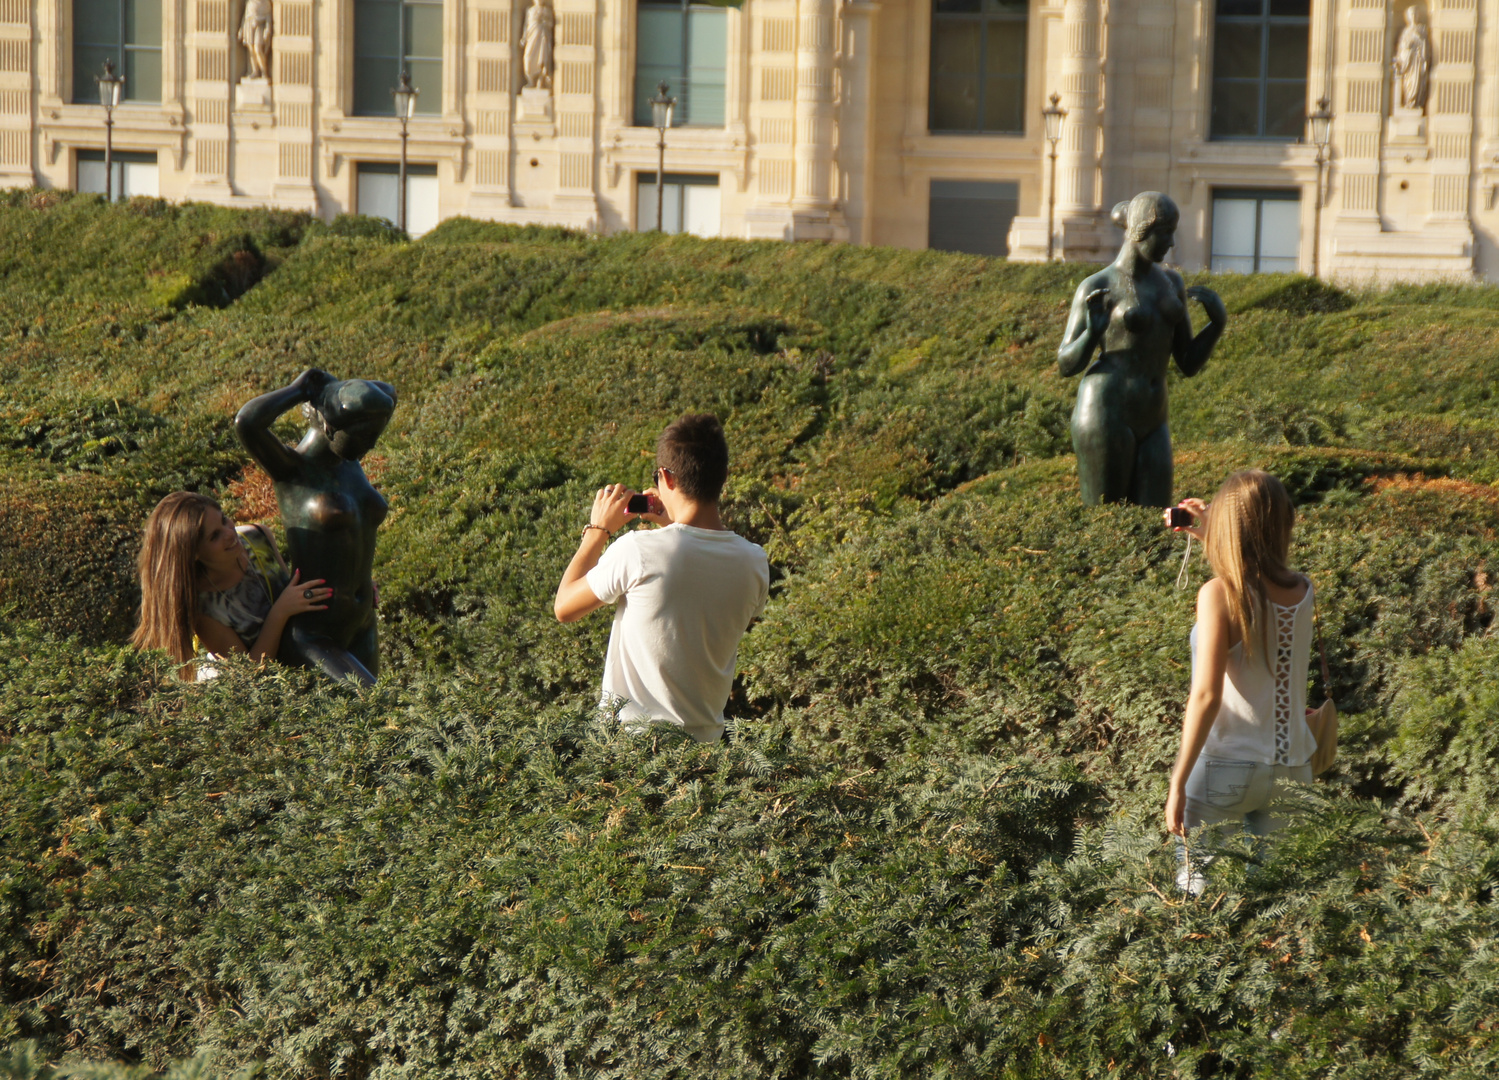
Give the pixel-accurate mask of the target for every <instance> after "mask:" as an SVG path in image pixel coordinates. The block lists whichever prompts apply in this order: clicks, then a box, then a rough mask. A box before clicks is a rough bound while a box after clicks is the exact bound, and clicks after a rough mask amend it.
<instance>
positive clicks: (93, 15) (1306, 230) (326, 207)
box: [0, 0, 1499, 279]
mask: <svg viewBox="0 0 1499 1080" xmlns="http://www.w3.org/2000/svg"><path fill="white" fill-rule="evenodd" d="M538 4H539V5H540V7H537V5H538ZM1485 11H1487V12H1488V17H1487V18H1485V17H1483V12H1485ZM254 23H258V25H259V26H260V30H261V32H262V37H261V39H260V40H261V45H260V46H258V47H260V48H262V49H264V50H266V51H267V54H268V59H269V61H270V63H269V70H268V71H267V73H266V77H265V78H256V77H254V68H255V67H256V65H255V63H254V62H253V58H252V55H251V52H250V48H249V47H248V46H247V45H246V42H247V41H251V39H252V38H253V36H254V35H253V33H252V30H253V27H249V24H254ZM1496 28H1499V0H1429V2H1427V0H1423V2H1421V3H1415V4H1412V3H1409V2H1408V0H1115V2H1113V3H1108V2H1105V0H735V2H729V0H720V2H718V3H713V4H708V3H694V2H689V0H0V184H5V185H32V184H39V185H42V186H50V187H59V188H71V187H82V188H85V189H97V190H102V189H103V186H104V183H103V181H104V175H105V174H104V165H103V154H102V151H103V148H104V138H105V129H104V118H105V112H104V109H103V107H102V106H101V105H100V103H99V96H98V91H97V86H96V82H95V76H96V75H97V74H98V71H99V68H100V65H101V64H102V62H103V60H104V59H106V58H107V59H112V60H114V61H115V63H116V64H117V65H118V66H119V68H120V70H121V71H122V73H123V74H124V76H125V79H126V83H125V87H124V93H123V95H122V101H121V103H120V105H119V106H118V107H117V108H115V109H114V112H113V120H114V128H113V147H114V150H115V161H114V165H113V168H114V180H113V183H112V186H113V188H114V190H115V191H117V192H118V191H121V190H123V191H124V192H125V193H126V194H131V193H144V194H157V195H160V196H163V197H167V198H173V199H201V200H208V201H212V202H217V203H224V204H228V205H243V206H258V205H275V206H282V207H295V208H301V209H306V210H310V211H313V212H315V213H318V214H321V215H323V216H327V217H331V216H332V215H334V214H336V213H340V212H373V213H382V214H385V215H386V216H392V217H393V216H394V207H395V205H396V200H397V191H398V190H399V189H398V187H397V186H396V178H395V168H396V162H397V161H398V159H399V156H400V135H399V132H400V124H399V121H398V120H397V118H396V116H395V109H394V104H393V100H392V96H391V93H390V91H391V89H392V88H393V87H394V86H395V85H396V83H397V81H398V78H399V74H400V72H401V71H402V70H403V69H404V70H406V71H408V72H409V73H410V75H411V81H412V84H413V85H414V86H415V87H416V88H417V90H418V91H419V94H418V98H417V104H416V107H415V113H414V115H413V116H412V117H411V119H410V121H409V124H408V135H409V142H408V157H409V161H410V163H411V168H410V177H409V184H408V195H407V199H408V222H409V225H410V227H411V229H412V230H413V231H418V232H419V231H422V230H423V229H425V228H427V227H430V226H431V225H432V224H433V223H435V222H436V221H437V220H439V219H441V218H444V217H448V216H452V215H460V214H461V215H467V216H471V217H475V218H481V219H489V220H498V221H509V222H519V223H548V224H560V225H566V226H571V227H575V228H580V229H590V230H595V231H599V232H606V233H607V232H615V231H621V230H629V229H638V228H648V227H651V226H652V225H654V224H655V213H656V209H655V207H656V195H657V190H656V180H657V178H656V167H657V132H656V130H655V129H654V128H653V127H652V126H651V123H650V106H649V99H650V97H651V96H652V95H653V94H654V93H655V92H656V86H657V85H658V83H660V82H665V83H667V84H668V88H669V93H670V94H671V95H672V96H674V97H675V98H676V99H677V108H676V118H675V119H676V126H674V127H672V128H671V129H670V130H669V131H668V132H667V135H666V165H665V170H664V172H665V184H664V187H663V189H662V191H661V192H660V195H661V197H662V203H663V206H664V210H663V216H664V221H665V225H666V227H667V228H668V229H689V230H691V231H694V232H699V233H705V234H711V235H722V236H734V237H748V238H757V237H759V238H780V239H788V240H790V239H813V240H832V241H848V242H853V243H865V244H871V243H872V244H891V245H898V246H902V247H918V248H919V247H926V246H933V247H947V248H958V249H963V250H977V251H982V252H986V253H990V254H1008V255H1009V256H1010V257H1011V258H1016V259H1032V260H1034V259H1042V258H1045V257H1046V250H1047V239H1048V230H1049V228H1050V234H1051V237H1052V239H1053V241H1054V248H1055V251H1056V253H1057V255H1058V257H1062V258H1067V259H1102V258H1106V257H1108V256H1109V255H1110V254H1111V252H1112V251H1113V250H1114V249H1115V248H1116V246H1117V243H1118V238H1119V233H1118V231H1117V229H1115V227H1114V226H1113V225H1112V224H1110V222H1109V210H1110V208H1111V207H1112V206H1113V205H1114V204H1115V203H1116V202H1117V201H1119V200H1122V199H1124V198H1127V197H1128V196H1130V195H1131V194H1133V193H1135V192H1136V191H1140V190H1145V189H1159V190H1163V191H1166V192H1168V193H1170V194H1171V195H1172V196H1173V197H1174V198H1175V199H1176V201H1177V202H1178V204H1179V205H1180V207H1181V211H1182V221H1181V226H1180V229H1179V232H1178V244H1177V248H1176V251H1175V252H1174V254H1173V256H1172V258H1173V261H1175V262H1176V263H1178V264H1179V265H1181V266H1183V267H1185V268H1189V269H1192V268H1199V267H1206V266H1213V267H1217V268H1219V269H1237V270H1245V271H1256V270H1261V271H1263V270H1282V269H1299V270H1302V271H1308V272H1309V271H1312V270H1313V269H1316V270H1319V271H1320V272H1321V273H1323V274H1327V275H1332V276H1335V277H1340V278H1345V279H1370V278H1397V277H1398V278H1405V279H1425V278H1466V277H1473V276H1477V277H1482V278H1495V277H1499V244H1496V238H1499V205H1496V204H1499V80H1496V78H1495V75H1496V73H1499V30H1496ZM266 32H268V33H269V38H268V41H267V40H266V39H265V36H264V35H265V33H266ZM252 44H253V42H252ZM1053 92H1055V93H1056V94H1057V95H1058V98H1059V101H1060V105H1061V107H1062V108H1064V109H1065V110H1066V117H1065V120H1064V122H1063V125H1062V131H1061V136H1060V139H1059V141H1058V143H1057V145H1056V158H1055V177H1053V176H1052V171H1051V158H1050V157H1049V154H1048V149H1049V144H1048V142H1047V139H1046V137H1045V127H1044V123H1043V116H1042V109H1043V107H1045V105H1046V103H1047V99H1048V97H1049V95H1050V94H1051V93H1053ZM1324 96H1325V97H1326V98H1327V100H1328V102H1329V106H1330V111H1331V113H1332V115H1333V120H1332V124H1331V131H1332V138H1331V145H1330V147H1329V148H1328V152H1327V155H1326V157H1327V159H1328V160H1327V163H1326V165H1325V167H1324V166H1322V165H1320V164H1319V161H1318V153H1317V148H1316V147H1315V146H1314V145H1312V144H1311V142H1310V140H1309V137H1308V126H1307V123H1306V117H1307V114H1308V113H1309V112H1310V111H1311V110H1312V109H1314V108H1316V102H1317V100H1318V99H1319V98H1322V97H1324ZM1319 176H1320V177H1321V184H1320V190H1321V192H1322V194H1321V197H1320V198H1319ZM1053 183H1054V191H1055V194H1054V196H1052V195H1051V191H1052V186H1053Z"/></svg>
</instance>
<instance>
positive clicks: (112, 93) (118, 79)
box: [94, 60, 125, 202]
mask: <svg viewBox="0 0 1499 1080" xmlns="http://www.w3.org/2000/svg"><path fill="white" fill-rule="evenodd" d="M94 81H95V82H97V83H98V84H99V104H100V105H103V106H104V201H105V202H114V198H115V194H114V190H115V184H114V180H115V169H114V150H115V106H116V105H118V104H119V103H120V91H121V90H123V89H124V88H125V76H123V75H116V74H115V62H114V61H113V60H106V61H104V74H102V75H96V76H94ZM121 194H124V193H123V192H121Z"/></svg>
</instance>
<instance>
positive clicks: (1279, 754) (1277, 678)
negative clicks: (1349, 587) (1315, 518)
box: [1166, 469, 1317, 893]
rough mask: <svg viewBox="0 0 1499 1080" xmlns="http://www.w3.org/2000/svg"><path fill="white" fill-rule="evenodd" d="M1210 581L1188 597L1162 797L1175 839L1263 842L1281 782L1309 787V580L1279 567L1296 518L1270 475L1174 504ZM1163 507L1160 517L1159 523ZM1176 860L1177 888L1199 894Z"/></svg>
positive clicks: (1197, 875) (1195, 879) (1197, 876)
mask: <svg viewBox="0 0 1499 1080" xmlns="http://www.w3.org/2000/svg"><path fill="white" fill-rule="evenodd" d="M1181 506H1182V507H1183V508H1184V509H1186V510H1188V511H1190V512H1191V514H1192V516H1193V518H1194V519H1195V524H1193V525H1191V526H1188V527H1186V528H1185V529H1184V530H1183V531H1186V532H1188V533H1190V534H1192V535H1193V536H1196V537H1197V538H1199V539H1201V540H1202V541H1203V542H1204V545H1205V547H1206V551H1207V558H1208V564H1209V566H1211V567H1212V571H1213V577H1212V579H1211V580H1210V581H1209V582H1208V583H1207V584H1206V585H1204V586H1203V587H1202V588H1201V589H1200V590H1199V591H1198V593H1197V625H1196V626H1194V627H1193V628H1192V690H1191V694H1190V696H1189V697H1188V698H1187V710H1186V715H1185V717H1184V718H1183V720H1182V740H1181V751H1180V752H1179V753H1178V754H1177V758H1176V767H1175V768H1174V769H1173V770H1172V773H1171V787H1170V793H1169V794H1168V796H1167V798H1166V828H1167V829H1168V830H1169V831H1170V832H1172V833H1175V834H1176V835H1177V836H1185V835H1186V833H1187V832H1188V830H1190V829H1192V828H1194V827H1195V826H1197V825H1201V824H1206V823H1218V822H1230V823H1238V824H1239V825H1240V826H1241V827H1242V828H1244V829H1246V830H1248V831H1249V832H1250V833H1252V834H1254V835H1256V836H1264V835H1266V834H1267V833H1269V832H1271V831H1273V830H1274V829H1277V828H1279V827H1280V826H1281V825H1282V824H1283V822H1282V821H1281V820H1280V819H1279V818H1277V817H1276V816H1275V808H1276V802H1277V799H1278V797H1279V796H1280V795H1281V793H1282V790H1283V787H1284V785H1285V784H1288V783H1301V784H1309V783H1311V781H1312V766H1311V759H1312V754H1313V753H1314V752H1315V751H1316V749H1317V742H1316V739H1315V738H1314V737H1313V735H1312V732H1311V729H1310V728H1309V727H1308V726H1307V723H1306V678H1307V661H1308V658H1309V656H1310V653H1311V645H1312V637H1313V625H1312V611H1313V603H1314V601H1313V597H1312V583H1311V580H1310V579H1309V578H1307V577H1306V576H1305V575H1303V574H1299V573H1297V572H1295V571H1294V570H1292V569H1291V568H1290V566H1289V559H1290V547H1291V528H1292V526H1293V524H1294V523H1295V520H1296V511H1295V509H1294V508H1293V507H1292V505H1291V497H1290V496H1289V495H1288V494H1287V493H1286V489H1285V487H1284V486H1283V485H1282V484H1281V482H1280V481H1279V480H1277V479H1276V478H1275V477H1273V476H1271V475H1270V474H1269V473H1267V472H1262V471H1260V470H1259V469H1250V470H1247V471H1245V472H1238V473H1234V474H1233V475H1232V476H1230V477H1229V478H1228V479H1227V480H1225V481H1224V483H1223V486H1222V487H1221V488H1219V489H1218V494H1217V495H1215V496H1214V497H1213V501H1212V503H1211V504H1208V503H1204V502H1203V501H1202V500H1201V499H1185V500H1183V501H1182V503H1181ZM1169 513H1170V512H1169V511H1168V512H1167V522H1168V524H1169V522H1170V517H1169ZM1207 861H1208V860H1199V862H1198V865H1197V866H1196V867H1193V866H1190V865H1188V864H1187V863H1186V860H1185V854H1184V855H1183V866H1182V870H1181V872H1180V874H1179V875H1178V877H1177V882H1178V884H1179V885H1181V887H1182V888H1183V889H1185V890H1187V891H1188V892H1192V893H1197V892H1200V891H1201V890H1202V888H1203V884H1204V881H1203V877H1202V873H1201V870H1202V868H1203V866H1204V865H1205V863H1206V862H1207Z"/></svg>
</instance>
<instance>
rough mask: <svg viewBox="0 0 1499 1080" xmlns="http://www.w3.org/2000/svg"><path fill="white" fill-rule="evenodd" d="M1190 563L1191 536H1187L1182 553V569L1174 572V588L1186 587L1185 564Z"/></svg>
mask: <svg viewBox="0 0 1499 1080" xmlns="http://www.w3.org/2000/svg"><path fill="white" fill-rule="evenodd" d="M1191 561H1192V534H1191V533H1188V534H1187V550H1186V551H1184V552H1182V568H1181V569H1180V570H1178V571H1177V572H1176V587H1177V588H1178V589H1185V588H1186V587H1187V564H1188V563H1190V562H1191Z"/></svg>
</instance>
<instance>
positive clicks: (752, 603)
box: [553, 414, 770, 742]
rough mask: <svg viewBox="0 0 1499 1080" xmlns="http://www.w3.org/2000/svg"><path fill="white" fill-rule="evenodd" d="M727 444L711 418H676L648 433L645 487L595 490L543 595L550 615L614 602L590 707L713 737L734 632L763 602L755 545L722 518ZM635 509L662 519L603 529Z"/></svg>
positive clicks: (763, 578) (763, 573)
mask: <svg viewBox="0 0 1499 1080" xmlns="http://www.w3.org/2000/svg"><path fill="white" fill-rule="evenodd" d="M728 475H729V447H728V443H727V442H726V441H725V439H724V434H723V427H722V426H721V425H720V424H719V422H718V418H717V417H715V416H710V415H707V414H697V415H689V416H684V417H682V418H681V419H680V420H678V421H676V422H675V423H673V424H672V425H670V426H669V427H668V428H667V429H666V430H665V431H663V432H662V433H661V437H660V438H659V439H657V440H656V476H655V486H654V487H652V488H651V489H649V490H648V491H646V492H644V493H642V494H636V493H635V492H633V491H631V490H630V489H629V488H628V487H626V486H625V485H624V484H610V485H609V486H607V487H603V488H600V489H599V491H598V493H597V494H595V495H594V497H593V512H592V514H591V515H590V517H589V522H588V524H587V525H585V526H584V527H583V537H582V540H581V541H580V542H579V544H578V551H577V554H575V555H574V556H573V558H572V561H571V562H570V563H568V565H567V570H566V571H565V572H564V573H563V575H562V583H561V584H560V585H558V586H557V598H556V600H555V601H554V602H553V610H554V611H555V612H556V615H557V620H558V621H559V622H564V623H567V622H574V621H576V620H578V619H581V618H582V617H583V616H585V615H587V614H588V613H589V612H591V611H595V610H597V609H598V608H601V607H603V606H604V605H605V604H614V605H615V611H614V625H613V627H612V628H611V630H610V631H609V649H608V653H607V655H606V657H605V659H604V687H603V700H602V702H601V705H602V706H603V707H605V708H610V709H612V708H613V707H614V706H616V705H618V706H619V718H620V720H621V722H623V723H624V724H625V726H626V729H627V730H629V729H632V728H633V729H643V728H644V727H646V726H647V725H648V724H650V723H651V722H652V721H664V722H666V723H670V724H673V725H675V726H677V727H680V728H682V729H683V730H684V731H686V732H687V734H689V735H691V736H692V737H693V738H694V739H696V740H698V741H699V742H713V741H715V740H717V739H719V738H721V737H722V736H723V730H724V720H723V708H724V705H725V703H727V701H728V700H729V690H730V687H731V685H732V684H733V681H734V666H735V661H736V659H737V655H738V651H739V639H740V638H742V637H743V636H744V632H745V631H746V630H748V629H749V625H750V623H751V622H752V621H753V620H754V619H755V618H756V617H757V616H759V614H760V612H761V611H762V610H763V609H764V607H765V598H766V596H767V594H768V593H769V590H770V564H769V562H768V561H767V559H766V557H765V551H764V549H762V548H761V547H760V546H759V545H758V544H752V543H750V542H749V541H748V540H745V539H744V538H743V537H741V536H739V535H737V534H735V533H732V532H730V531H729V530H728V529H726V528H725V527H724V524H723V520H722V519H721V518H720V517H719V513H718V496H719V493H720V492H721V491H722V490H723V485H724V481H725V480H726V479H728ZM636 518H639V519H640V520H643V521H649V522H653V523H654V524H656V525H660V526H662V528H659V529H637V530H635V531H633V532H630V533H628V534H627V535H625V536H624V537H622V538H621V539H620V540H619V542H618V543H616V544H613V545H610V544H609V539H610V537H611V536H612V535H613V534H614V533H616V532H618V531H619V530H620V529H621V528H623V527H624V526H625V525H626V524H627V523H628V522H629V521H631V520H633V519H636Z"/></svg>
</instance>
